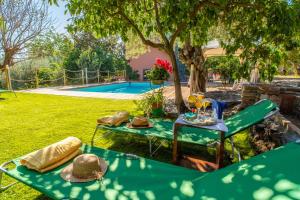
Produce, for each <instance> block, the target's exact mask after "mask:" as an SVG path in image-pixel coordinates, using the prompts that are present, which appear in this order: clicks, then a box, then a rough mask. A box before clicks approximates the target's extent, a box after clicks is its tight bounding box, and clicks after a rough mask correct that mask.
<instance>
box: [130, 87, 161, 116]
mask: <svg viewBox="0 0 300 200" xmlns="http://www.w3.org/2000/svg"><path fill="white" fill-rule="evenodd" d="M163 102H164V96H163V92H162V91H161V90H157V91H155V92H151V93H147V94H145V95H144V96H143V98H142V99H141V100H139V101H135V103H136V105H137V109H138V110H141V111H143V112H144V114H145V115H147V116H153V117H161V116H162V115H163V114H164V113H163Z"/></svg>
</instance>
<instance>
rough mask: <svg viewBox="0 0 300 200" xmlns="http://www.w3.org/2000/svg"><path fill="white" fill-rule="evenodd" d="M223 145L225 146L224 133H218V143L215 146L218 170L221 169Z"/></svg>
mask: <svg viewBox="0 0 300 200" xmlns="http://www.w3.org/2000/svg"><path fill="white" fill-rule="evenodd" d="M224 145H225V133H224V132H222V131H220V143H219V144H218V145H217V161H216V163H217V166H218V169H220V168H222V167H223V161H224Z"/></svg>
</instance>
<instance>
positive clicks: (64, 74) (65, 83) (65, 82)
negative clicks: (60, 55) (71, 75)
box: [63, 69, 67, 86]
mask: <svg viewBox="0 0 300 200" xmlns="http://www.w3.org/2000/svg"><path fill="white" fill-rule="evenodd" d="M63 76H64V86H66V85H67V79H66V70H65V69H63Z"/></svg>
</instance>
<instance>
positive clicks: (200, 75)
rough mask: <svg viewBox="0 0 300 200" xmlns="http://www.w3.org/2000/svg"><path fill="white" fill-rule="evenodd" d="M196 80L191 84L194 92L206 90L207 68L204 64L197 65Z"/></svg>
mask: <svg viewBox="0 0 300 200" xmlns="http://www.w3.org/2000/svg"><path fill="white" fill-rule="evenodd" d="M193 80H194V81H193V82H192V83H193V84H192V85H191V86H190V87H191V88H192V92H193V93H197V92H206V82H207V70H205V69H204V66H196V67H195V70H194V79H193Z"/></svg>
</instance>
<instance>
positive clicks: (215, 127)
mask: <svg viewBox="0 0 300 200" xmlns="http://www.w3.org/2000/svg"><path fill="white" fill-rule="evenodd" d="M175 124H181V125H189V126H193V127H196V128H205V129H210V130H216V131H223V132H228V128H227V126H226V125H225V123H224V120H220V119H218V123H217V124H215V125H212V126H199V125H195V124H191V123H188V122H186V121H184V120H183V115H180V116H179V117H178V118H177V119H176V121H175Z"/></svg>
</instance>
